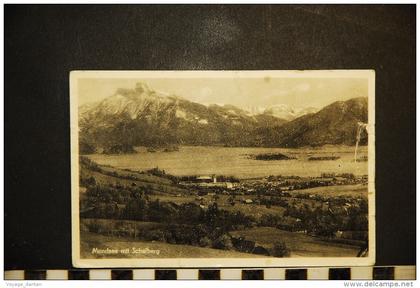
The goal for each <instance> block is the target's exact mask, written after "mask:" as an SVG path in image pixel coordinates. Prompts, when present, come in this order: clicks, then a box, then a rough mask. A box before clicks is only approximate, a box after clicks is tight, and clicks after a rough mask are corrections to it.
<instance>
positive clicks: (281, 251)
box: [271, 241, 290, 257]
mask: <svg viewBox="0 0 420 288" xmlns="http://www.w3.org/2000/svg"><path fill="white" fill-rule="evenodd" d="M271 254H272V255H273V256H274V257H288V256H290V250H289V249H288V248H287V246H286V243H285V242H284V241H278V242H276V243H274V247H273V249H272V253H271Z"/></svg>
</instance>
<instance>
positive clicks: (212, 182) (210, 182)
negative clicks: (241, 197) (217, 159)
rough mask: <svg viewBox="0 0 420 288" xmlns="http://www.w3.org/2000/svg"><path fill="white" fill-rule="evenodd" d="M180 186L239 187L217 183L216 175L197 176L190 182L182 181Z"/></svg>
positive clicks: (226, 183) (222, 182) (224, 182)
mask: <svg viewBox="0 0 420 288" xmlns="http://www.w3.org/2000/svg"><path fill="white" fill-rule="evenodd" d="M178 184H180V185H183V186H189V187H207V188H211V187H220V188H226V189H232V188H234V187H236V186H237V184H238V183H233V182H227V181H221V182H219V181H217V177H216V175H211V176H197V177H196V178H195V179H193V180H190V181H181V182H179V183H178Z"/></svg>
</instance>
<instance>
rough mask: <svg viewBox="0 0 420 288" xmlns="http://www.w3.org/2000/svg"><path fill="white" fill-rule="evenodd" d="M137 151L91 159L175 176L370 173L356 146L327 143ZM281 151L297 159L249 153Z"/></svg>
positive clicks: (364, 150)
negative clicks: (267, 158)
mask: <svg viewBox="0 0 420 288" xmlns="http://www.w3.org/2000/svg"><path fill="white" fill-rule="evenodd" d="M136 150H137V151H138V153H134V154H122V155H106V154H92V155H89V158H90V159H92V160H93V161H95V162H97V163H98V164H102V165H111V166H113V167H117V168H121V169H131V170H138V171H142V170H147V169H152V168H155V167H158V168H159V169H164V170H165V171H166V172H167V173H169V174H172V175H177V176H181V175H211V174H216V175H226V176H228V175H231V176H236V177H238V178H242V179H243V178H253V177H264V176H269V175H284V176H291V175H293V176H314V177H315V176H320V174H321V173H353V174H355V175H367V174H368V162H367V161H365V162H354V147H350V146H324V147H321V148H296V149H287V148H260V147H215V146H211V147H210V146H181V147H180V148H179V151H174V152H163V151H162V152H147V150H146V148H144V147H137V148H136ZM260 153H282V154H285V155H288V156H293V157H295V158H296V159H295V160H272V161H262V160H255V159H251V158H250V157H249V155H256V154H260ZM311 156H314V157H322V156H327V157H329V156H338V157H340V159H338V160H327V161H308V157H311ZM366 156H367V147H366V146H362V147H359V150H358V157H366Z"/></svg>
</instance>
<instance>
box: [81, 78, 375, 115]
mask: <svg viewBox="0 0 420 288" xmlns="http://www.w3.org/2000/svg"><path fill="white" fill-rule="evenodd" d="M137 82H144V83H146V84H147V85H148V86H149V87H150V88H151V89H153V90H156V91H161V92H165V93H168V94H175V95H177V96H181V97H183V98H185V99H187V100H190V101H193V102H198V103H201V104H206V105H207V104H221V105H222V104H231V105H235V106H237V107H240V108H249V107H270V106H273V105H279V104H286V105H289V106H291V107H315V108H322V107H324V106H326V105H329V104H331V103H333V102H335V101H339V100H340V101H345V100H348V99H350V98H355V97H367V96H368V81H367V79H366V78H272V77H271V78H267V77H258V78H247V79H243V78H131V79H127V78H123V79H122V78H120V79H116V78H96V79H94V78H83V79H79V84H78V88H79V91H78V93H79V105H83V104H86V103H92V102H97V101H100V100H102V99H104V98H106V97H109V96H111V95H113V94H114V93H115V91H116V90H117V89H118V88H128V89H133V88H134V87H135V85H136V83H137Z"/></svg>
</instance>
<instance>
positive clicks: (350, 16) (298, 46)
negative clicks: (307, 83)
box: [4, 5, 416, 269]
mask: <svg viewBox="0 0 420 288" xmlns="http://www.w3.org/2000/svg"><path fill="white" fill-rule="evenodd" d="M4 22H5V57H4V59H5V82H4V83H5V195H4V198H5V231H4V235H5V242H4V248H5V249H4V250H5V269H46V268H48V269H54V268H55V269H59V268H62V269H68V268H71V228H70V227H71V210H70V149H69V144H70V138H69V135H70V129H69V83H68V80H69V71H71V70H102V69H107V70H170V69H180V70H189V69H204V70H208V69H216V70H217V69H225V70H243V69H247V70H259V69H278V70H285V69H375V70H376V215H377V218H376V219H377V223H376V227H377V229H376V230H377V243H376V249H377V263H376V264H377V265H397V264H411V265H413V264H415V254H416V246H415V240H416V239H415V234H416V231H415V229H416V223H415V222H416V219H415V202H416V201H415V197H416V195H415V170H416V166H415V154H416V152H415V142H416V140H415V136H416V135H415V125H416V123H415V117H416V116H415V109H416V108H415V106H416V105H415V104H416V103H415V102H416V98H415V85H416V84H415V79H416V75H415V73H416V70H415V68H416V67H415V63H416V59H415V58H416V54H415V45H416V44H415V29H416V28H415V26H416V25H415V24H416V12H415V5H385V6H382V5H346V6H343V5H296V6H294V5H260V6H255V5H240V6H238V5H233V6H232V5H227V6H225V5H176V6H175V5H165V6H163V5H150V6H145V5H122V6H119V5H118V6H117V5H57V6H56V5H6V6H5V19H4Z"/></svg>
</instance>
